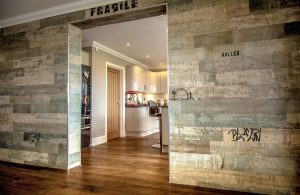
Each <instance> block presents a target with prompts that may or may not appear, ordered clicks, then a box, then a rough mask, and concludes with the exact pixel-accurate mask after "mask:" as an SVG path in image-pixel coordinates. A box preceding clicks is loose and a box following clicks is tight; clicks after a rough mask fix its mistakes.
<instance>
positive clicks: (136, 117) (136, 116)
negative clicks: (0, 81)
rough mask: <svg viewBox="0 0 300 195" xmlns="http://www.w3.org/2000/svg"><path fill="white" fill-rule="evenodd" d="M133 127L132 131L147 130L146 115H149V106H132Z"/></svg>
mask: <svg viewBox="0 0 300 195" xmlns="http://www.w3.org/2000/svg"><path fill="white" fill-rule="evenodd" d="M133 112H134V113H133V117H132V118H133V128H134V131H139V132H141V131H147V130H148V121H147V118H148V115H149V108H148V107H146V108H144V107H141V108H134V110H133Z"/></svg>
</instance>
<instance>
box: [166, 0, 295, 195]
mask: <svg viewBox="0 0 300 195" xmlns="http://www.w3.org/2000/svg"><path fill="white" fill-rule="evenodd" d="M299 4H300V1H298V0H234V1H233V0H232V1H231V0H229V1H228V0H201V1H200V0H199V1H197V0H196V1H195V0H170V1H168V20H169V27H168V32H169V54H168V55H169V82H170V83H169V87H170V98H171V101H170V181H171V183H178V184H188V185H197V186H205V187H212V188H221V189H230V190H238V191H248V192H259V193H272V194H281V193H284V194H285V193H295V192H296V191H297V190H298V191H299V181H300V180H299V157H300V153H299V149H300V148H299V146H300V99H299V97H300V90H299V86H300V69H299V68H300V63H299V62H300V61H299V52H300V50H299V49H300V36H299V34H300V29H299V28H300V9H299ZM181 88H183V89H185V90H186V91H187V92H188V94H186V92H185V91H184V90H182V89H181ZM172 91H173V93H172ZM189 93H191V94H189ZM181 98H183V99H189V100H182V99H181Z"/></svg>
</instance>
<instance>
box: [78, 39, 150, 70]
mask: <svg viewBox="0 0 300 195" xmlns="http://www.w3.org/2000/svg"><path fill="white" fill-rule="evenodd" d="M83 47H95V48H96V49H99V50H101V51H104V52H106V53H109V54H111V55H113V56H116V57H118V58H121V59H123V60H125V61H127V62H129V63H132V64H135V65H137V66H140V67H142V68H144V69H147V70H150V69H151V70H152V69H153V68H150V67H149V66H148V65H146V64H143V63H142V62H139V61H137V60H135V59H133V58H131V57H128V56H126V55H124V54H122V53H120V52H117V51H115V50H113V49H111V48H109V47H106V46H105V45H102V44H101V43H98V42H96V41H91V42H85V43H83Z"/></svg>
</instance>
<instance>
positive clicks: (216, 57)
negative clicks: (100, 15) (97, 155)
mask: <svg viewBox="0 0 300 195" xmlns="http://www.w3.org/2000/svg"><path fill="white" fill-rule="evenodd" d="M139 2H140V3H141V5H142V6H145V7H146V6H152V5H156V4H160V3H163V2H164V0H155V1H152V0H141V1H139ZM84 17H85V16H84V11H80V12H75V13H70V14H65V15H61V16H56V17H51V18H47V19H43V20H39V21H34V22H29V23H25V24H20V25H16V26H12V27H8V28H4V29H1V32H2V34H1V39H0V51H1V53H0V74H1V77H0V130H1V131H0V160H2V161H10V162H17V163H25V164H32V165H38V166H47V167H53V168H67V167H68V166H69V165H70V166H71V165H72V164H74V163H76V162H78V161H79V159H80V155H79V154H78V148H77V149H76V146H74V148H75V149H74V150H72V149H71V148H72V144H73V143H76V141H78V139H76V135H77V133H78V132H77V131H78V117H79V115H78V113H76V111H75V112H72V111H74V110H72V108H73V107H72V104H77V103H75V102H76V101H79V100H78V99H76V97H75V96H76V93H77V92H76V83H77V82H78V79H79V78H78V72H76V71H77V69H76V68H77V66H78V63H73V64H72V63H70V64H68V60H70V61H72V60H73V59H75V60H76V59H78V55H76V54H77V52H76V51H75V50H76V49H78V39H77V38H78V36H79V34H78V31H77V29H76V28H73V27H70V26H68V25H67V24H68V23H69V22H72V21H80V20H84ZM168 18H169V22H168V23H169V27H168V32H169V43H168V44H169V51H168V52H169V54H168V57H169V81H170V83H169V88H170V92H172V91H174V92H176V93H174V94H172V93H170V98H171V101H170V181H171V182H172V183H179V184H189V185H198V186H205V187H212V188H222V189H231V190H239V191H249V192H261V193H274V194H275V193H278V194H279V193H294V192H296V191H297V189H298V191H299V145H300V143H299V142H300V134H299V129H300V122H299V121H300V108H299V105H300V101H299V97H300V91H299V83H300V82H299V81H300V79H299V73H300V72H299V67H300V60H299V45H300V44H299V39H300V38H299V21H300V11H299V0H235V1H233V0H229V1H228V0H199V1H198V0H169V1H168ZM76 39H77V41H76ZM73 41H74V42H73ZM72 42H73V43H72ZM76 44H77V45H76ZM73 46H74V47H73ZM68 48H69V49H70V50H71V54H72V53H73V54H74V55H73V57H74V58H72V57H71V58H70V59H68ZM72 51H73V52H72ZM68 67H69V68H70V70H71V73H74V75H72V76H71V77H68V76H67V75H68V73H70V72H68ZM72 68H74V69H73V70H72ZM72 71H73V72H72ZM68 81H70V82H72V81H74V87H75V89H74V91H72V85H70V86H69V90H70V92H69V93H68V90H67V88H68V84H67V83H68ZM181 88H183V89H185V90H187V92H188V94H185V91H184V90H178V89H181ZM176 90H177V91H176ZM73 92H74V93H73ZM190 93H191V94H190ZM72 95H74V96H73V97H75V98H74V99H73V98H72ZM77 95H78V94H77ZM68 96H69V101H70V104H69V105H68V103H67V102H68ZM180 98H186V99H188V100H180ZM75 109H76V108H75ZM72 118H73V119H72ZM67 120H69V123H68V121H67ZM76 125H77V126H76ZM73 128H74V131H72V130H73ZM68 132H69V133H70V135H69V134H68ZM71 134H72V135H73V136H71ZM72 139H73V141H74V142H73V141H71V142H70V143H69V144H68V143H67V142H68V141H70V140H72ZM75 145H76V144H75ZM68 157H69V158H68Z"/></svg>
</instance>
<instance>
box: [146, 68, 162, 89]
mask: <svg viewBox="0 0 300 195" xmlns="http://www.w3.org/2000/svg"><path fill="white" fill-rule="evenodd" d="M147 87H148V93H159V92H160V73H159V72H151V71H149V73H148V85H147Z"/></svg>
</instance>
